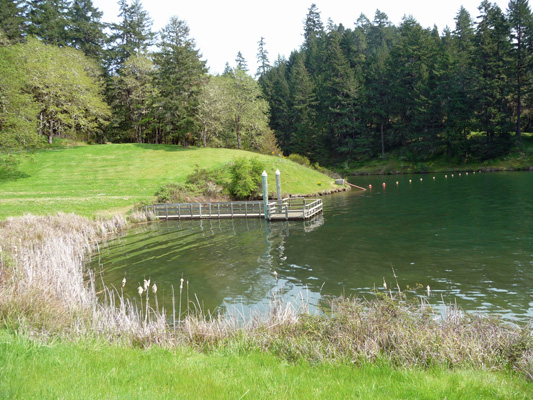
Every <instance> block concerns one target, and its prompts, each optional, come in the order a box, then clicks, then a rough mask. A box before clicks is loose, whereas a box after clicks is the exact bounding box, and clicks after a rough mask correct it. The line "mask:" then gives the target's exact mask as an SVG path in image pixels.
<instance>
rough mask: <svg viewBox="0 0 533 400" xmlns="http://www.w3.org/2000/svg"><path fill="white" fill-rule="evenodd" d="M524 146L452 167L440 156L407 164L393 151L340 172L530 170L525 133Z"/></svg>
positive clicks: (532, 151) (532, 138)
mask: <svg viewBox="0 0 533 400" xmlns="http://www.w3.org/2000/svg"><path fill="white" fill-rule="evenodd" d="M474 135H476V136H479V135H477V134H474ZM522 142H523V143H522V146H521V147H520V148H515V149H514V150H513V151H512V152H511V153H510V154H508V155H507V156H504V157H501V158H495V159H491V160H486V161H470V162H462V163H453V162H452V161H450V160H449V159H447V158H446V157H443V156H439V157H437V158H434V159H431V160H428V161H426V162H413V161H406V160H405V159H404V157H402V156H401V154H400V152H398V151H396V152H394V151H393V152H391V153H388V154H387V155H386V158H385V160H382V159H374V160H370V161H365V162H361V163H354V164H351V165H350V164H349V163H346V164H345V165H343V166H340V167H338V168H337V169H338V170H342V171H343V172H344V173H346V174H348V175H350V174H353V175H366V174H370V175H373V174H398V173H399V174H403V173H426V172H450V171H478V170H480V171H517V170H529V169H531V168H532V167H533V133H528V132H524V133H523V134H522Z"/></svg>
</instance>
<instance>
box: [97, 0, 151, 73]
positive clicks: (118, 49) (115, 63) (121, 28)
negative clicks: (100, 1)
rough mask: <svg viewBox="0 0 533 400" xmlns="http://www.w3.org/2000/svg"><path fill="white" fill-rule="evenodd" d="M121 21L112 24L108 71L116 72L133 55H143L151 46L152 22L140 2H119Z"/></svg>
mask: <svg viewBox="0 0 533 400" xmlns="http://www.w3.org/2000/svg"><path fill="white" fill-rule="evenodd" d="M119 6H120V14H119V17H121V21H120V22H119V23H118V24H112V25H111V30H112V35H111V37H110V44H109V45H110V49H109V52H108V60H107V63H108V69H109V70H110V71H111V72H116V71H117V70H118V69H120V67H121V66H122V64H123V63H124V62H125V61H126V60H127V59H128V58H130V57H131V56H132V55H134V54H143V53H145V52H146V51H147V50H148V48H149V47H150V46H151V45H152V44H153V43H152V42H153V39H154V36H155V35H154V33H153V32H152V20H151V18H150V16H149V15H148V12H146V11H145V10H144V9H143V6H142V4H141V2H140V0H133V1H132V3H131V4H128V2H127V0H119Z"/></svg>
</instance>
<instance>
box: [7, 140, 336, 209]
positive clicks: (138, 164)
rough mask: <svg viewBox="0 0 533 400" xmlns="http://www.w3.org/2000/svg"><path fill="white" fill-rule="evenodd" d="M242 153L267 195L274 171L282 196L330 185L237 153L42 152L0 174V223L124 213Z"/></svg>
mask: <svg viewBox="0 0 533 400" xmlns="http://www.w3.org/2000/svg"><path fill="white" fill-rule="evenodd" d="M243 155H245V156H247V157H257V158H258V159H259V160H261V161H262V162H263V163H264V164H265V166H266V171H267V173H268V175H269V190H270V192H275V176H274V172H275V171H276V169H279V170H280V171H281V174H282V175H281V178H282V191H283V192H284V193H292V194H309V193H317V192H320V191H323V190H330V189H331V188H333V187H334V183H333V181H332V180H331V179H330V178H329V177H327V176H325V175H323V174H321V173H319V172H317V171H314V170H311V169H308V168H304V167H302V166H300V165H298V164H296V163H293V162H291V161H289V160H287V159H283V158H282V159H280V158H278V157H272V156H265V155H260V154H255V153H249V152H245V151H241V150H230V149H210V148H189V149H184V148H183V147H178V146H165V145H142V144H112V145H111V144H109V145H98V146H78V147H62V148H61V147H60V148H48V149H45V150H42V151H39V152H37V153H36V154H35V155H34V156H33V157H32V159H24V160H22V162H21V164H20V165H19V167H18V170H17V172H16V173H11V174H10V175H7V174H4V175H0V219H5V218H6V217H8V216H17V215H23V214H25V213H32V214H49V213H56V212H57V211H63V212H75V213H77V214H80V215H85V216H94V215H101V214H104V215H105V214H111V213H117V212H125V211H127V210H129V209H130V208H131V207H132V205H134V204H135V203H139V202H141V201H150V202H151V201H153V199H154V197H153V196H154V193H155V192H156V190H157V189H158V188H159V187H160V186H161V185H163V184H165V183H170V182H179V181H184V180H185V178H186V177H187V176H188V175H189V174H190V173H191V172H192V171H193V170H194V168H195V165H199V166H200V167H201V168H206V169H211V168H218V167H223V166H224V165H226V164H228V163H230V162H231V161H233V160H234V159H235V158H237V157H241V156H243Z"/></svg>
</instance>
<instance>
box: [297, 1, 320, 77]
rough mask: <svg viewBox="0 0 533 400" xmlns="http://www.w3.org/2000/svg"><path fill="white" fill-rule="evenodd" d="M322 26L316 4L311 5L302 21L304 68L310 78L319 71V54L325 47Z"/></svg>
mask: <svg viewBox="0 0 533 400" xmlns="http://www.w3.org/2000/svg"><path fill="white" fill-rule="evenodd" d="M324 38H325V32H324V24H323V23H322V20H321V18H320V12H319V11H318V8H317V6H316V4H311V7H309V10H308V13H307V16H306V18H305V21H304V43H303V45H302V50H303V51H304V52H305V55H306V60H305V67H306V68H307V70H308V71H309V73H310V74H311V75H312V76H315V75H316V74H318V72H319V70H320V67H321V66H320V62H321V57H322V55H321V53H322V50H323V47H324V46H325V39H324Z"/></svg>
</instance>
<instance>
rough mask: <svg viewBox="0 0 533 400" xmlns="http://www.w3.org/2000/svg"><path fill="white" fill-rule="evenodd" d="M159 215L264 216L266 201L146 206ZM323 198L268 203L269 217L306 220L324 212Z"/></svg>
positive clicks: (208, 217) (298, 198)
mask: <svg viewBox="0 0 533 400" xmlns="http://www.w3.org/2000/svg"><path fill="white" fill-rule="evenodd" d="M146 208H147V209H148V210H151V211H152V212H153V213H154V214H155V216H156V217H158V218H160V219H215V218H265V210H264V208H265V206H264V202H263V201H232V202H216V203H179V204H178V203H176V204H155V205H153V206H148V207H146ZM322 208H323V202H322V199H309V198H304V197H290V198H286V199H283V200H281V201H280V200H270V201H269V202H268V203H267V208H266V212H267V217H266V218H267V219H269V220H295V219H296V220H298V219H299V220H306V219H309V218H312V217H314V216H315V215H317V214H320V213H321V212H322Z"/></svg>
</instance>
